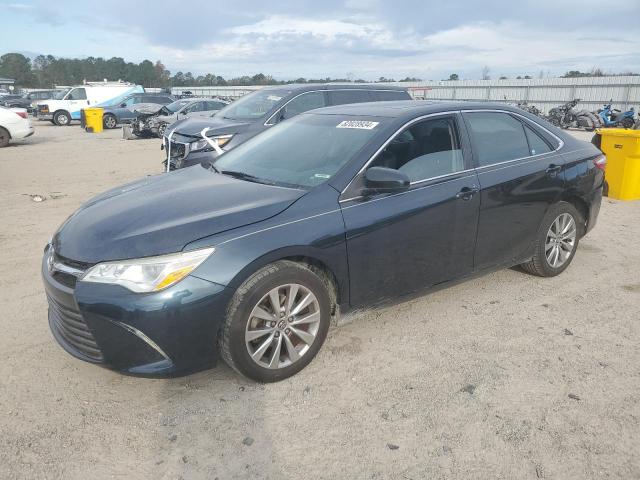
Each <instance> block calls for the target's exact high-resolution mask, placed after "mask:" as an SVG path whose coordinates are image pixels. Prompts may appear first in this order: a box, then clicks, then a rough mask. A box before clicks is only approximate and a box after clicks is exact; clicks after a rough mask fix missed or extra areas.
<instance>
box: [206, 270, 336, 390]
mask: <svg viewBox="0 0 640 480" xmlns="http://www.w3.org/2000/svg"><path fill="white" fill-rule="evenodd" d="M329 288H330V287H329V286H328V285H327V283H326V281H325V280H324V279H323V278H322V276H321V275H319V274H317V273H316V272H314V271H313V270H311V269H310V268H309V267H307V266H305V265H303V264H300V263H296V262H291V261H279V262H276V263H273V264H271V265H267V266H266V267H264V268H262V269H261V270H259V271H257V272H256V273H254V274H253V275H252V276H251V277H249V279H247V280H246V281H245V282H244V283H243V284H242V285H241V286H240V287H239V288H238V290H237V291H236V293H235V295H234V297H233V299H232V300H231V302H230V305H229V308H228V311H227V316H226V319H225V321H224V324H223V325H222V327H221V331H220V335H219V347H220V352H221V355H222V358H223V359H224V360H225V362H226V363H227V364H229V366H231V367H232V368H233V369H235V370H236V371H238V372H239V373H241V374H242V375H245V376H246V377H248V378H250V379H252V380H256V381H258V382H277V381H279V380H284V379H285V378H288V377H291V376H292V375H295V374H296V373H298V372H299V371H300V370H302V369H303V368H304V367H306V366H307V365H308V364H309V363H310V362H311V360H313V357H315V355H316V354H317V353H318V350H320V347H321V346H322V344H323V342H324V340H325V338H326V336H327V331H328V330H329V322H330V318H331V298H330V295H329Z"/></svg>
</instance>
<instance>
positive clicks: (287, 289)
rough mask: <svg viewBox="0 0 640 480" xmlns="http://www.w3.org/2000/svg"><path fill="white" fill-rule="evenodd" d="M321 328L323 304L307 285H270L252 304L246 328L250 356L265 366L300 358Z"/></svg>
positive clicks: (275, 365) (284, 365)
mask: <svg viewBox="0 0 640 480" xmlns="http://www.w3.org/2000/svg"><path fill="white" fill-rule="evenodd" d="M319 328H320V304H319V302H318V299H317V298H316V296H315V295H314V294H313V292H311V290H309V289H308V288H306V287H304V286H302V285H299V284H295V283H294V284H287V285H281V286H279V287H276V288H273V289H271V290H270V291H269V292H268V293H267V294H266V295H264V296H263V297H262V298H261V299H260V301H259V302H258V303H257V304H256V305H255V307H253V310H252V311H251V314H250V315H249V319H248V320H247V326H246V329H245V344H246V347H247V351H248V353H249V356H250V357H251V358H252V359H253V361H254V362H255V363H257V364H258V365H260V366H261V367H263V368H270V369H279V368H285V367H288V366H290V365H292V364H294V363H295V362H297V361H298V360H300V359H301V358H302V357H303V356H304V355H305V354H306V353H307V352H308V351H309V349H310V348H311V345H313V342H314V341H315V339H316V336H317V334H318V330H319Z"/></svg>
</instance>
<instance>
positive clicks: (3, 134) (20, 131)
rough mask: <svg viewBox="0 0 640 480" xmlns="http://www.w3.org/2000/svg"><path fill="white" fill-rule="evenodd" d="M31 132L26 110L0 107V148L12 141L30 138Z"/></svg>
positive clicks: (31, 128)
mask: <svg viewBox="0 0 640 480" xmlns="http://www.w3.org/2000/svg"><path fill="white" fill-rule="evenodd" d="M33 132H34V130H33V127H32V126H31V122H30V121H29V117H28V115H27V110H26V109H24V108H4V107H0V147H6V146H7V145H9V142H10V141H12V140H20V139H23V138H27V137H30V136H31V135H33Z"/></svg>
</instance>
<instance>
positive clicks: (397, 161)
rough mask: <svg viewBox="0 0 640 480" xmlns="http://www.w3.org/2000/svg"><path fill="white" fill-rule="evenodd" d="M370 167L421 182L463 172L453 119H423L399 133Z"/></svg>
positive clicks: (462, 160) (460, 150)
mask: <svg viewBox="0 0 640 480" xmlns="http://www.w3.org/2000/svg"><path fill="white" fill-rule="evenodd" d="M370 167H386V168H392V169H394V170H398V171H400V172H403V173H405V174H406V175H407V176H408V177H409V180H410V181H411V182H412V183H413V182H419V181H421V180H428V179H430V178H435V177H440V176H442V175H448V174H451V173H456V172H461V171H462V170H464V157H463V155H462V148H461V146H460V137H459V135H458V130H457V128H456V122H455V119H454V118H453V117H440V118H435V119H430V120H424V121H422V122H418V123H415V124H413V125H412V126H410V127H409V128H407V129H405V130H403V131H402V132H401V133H400V134H398V135H397V136H396V137H395V138H394V139H393V140H392V141H391V142H389V144H388V145H387V146H386V147H385V148H384V150H382V151H381V152H380V153H379V154H378V156H377V157H376V158H375V160H374V161H373V162H372V163H371V164H370Z"/></svg>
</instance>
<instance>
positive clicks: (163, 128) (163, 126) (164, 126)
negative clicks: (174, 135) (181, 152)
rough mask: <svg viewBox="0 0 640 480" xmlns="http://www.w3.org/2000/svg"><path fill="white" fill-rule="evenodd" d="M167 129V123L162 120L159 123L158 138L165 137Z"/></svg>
mask: <svg viewBox="0 0 640 480" xmlns="http://www.w3.org/2000/svg"><path fill="white" fill-rule="evenodd" d="M166 130H167V124H166V123H164V122H162V123H161V124H160V125H158V138H162V137H164V132H165V131H166Z"/></svg>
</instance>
